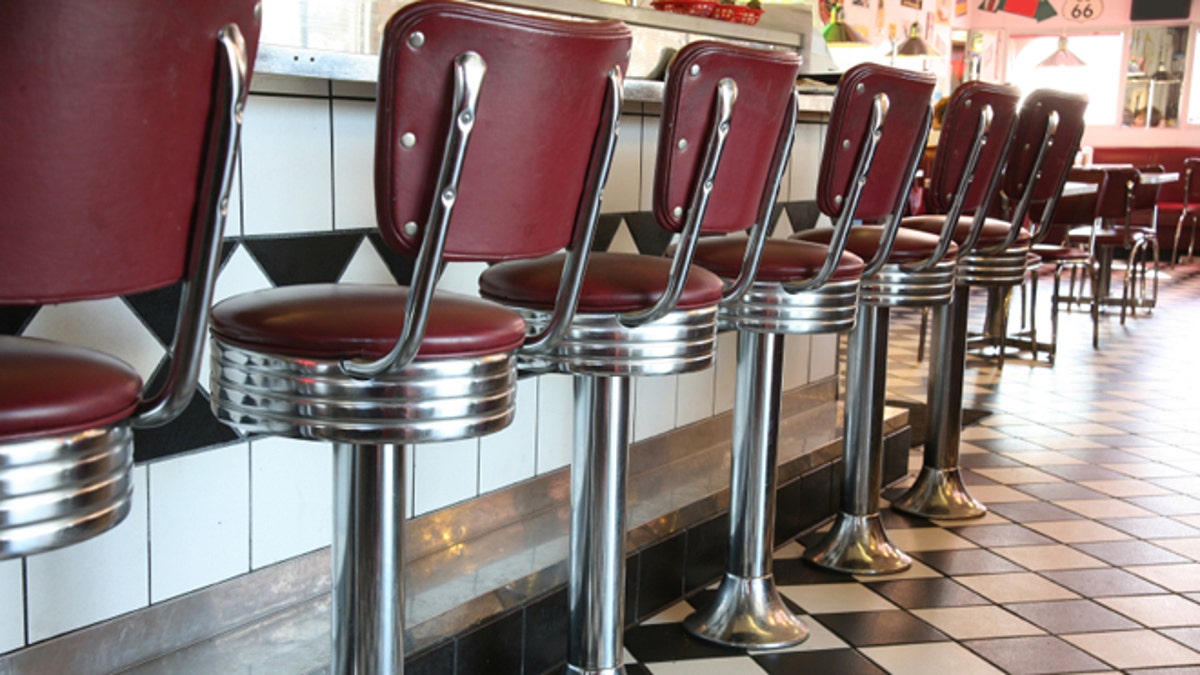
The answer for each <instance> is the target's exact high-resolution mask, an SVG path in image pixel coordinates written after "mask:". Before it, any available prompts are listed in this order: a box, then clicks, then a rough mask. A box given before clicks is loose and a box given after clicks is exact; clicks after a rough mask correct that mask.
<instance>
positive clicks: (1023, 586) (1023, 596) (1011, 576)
mask: <svg viewBox="0 0 1200 675" xmlns="http://www.w3.org/2000/svg"><path fill="white" fill-rule="evenodd" d="M955 581H957V582H959V583H960V584H962V585H964V586H966V587H967V588H970V589H971V590H973V591H975V592H976V593H978V594H980V595H982V596H984V597H985V598H988V599H989V600H991V601H993V602H998V603H1008V602H1042V601H1046V600H1074V599H1076V598H1078V597H1079V596H1078V595H1076V594H1075V593H1074V592H1072V591H1070V590H1067V589H1066V588H1063V587H1062V586H1059V585H1058V584H1056V583H1054V582H1052V581H1050V580H1049V579H1046V578H1045V577H1041V576H1038V575H1037V574H1034V573H1032V572H1011V573H1008V574H977V575H967V576H960V577H955Z"/></svg>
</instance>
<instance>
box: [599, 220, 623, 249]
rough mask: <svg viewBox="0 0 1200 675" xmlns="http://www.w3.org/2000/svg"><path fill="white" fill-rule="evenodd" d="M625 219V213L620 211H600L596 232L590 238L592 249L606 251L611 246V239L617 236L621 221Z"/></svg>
mask: <svg viewBox="0 0 1200 675" xmlns="http://www.w3.org/2000/svg"><path fill="white" fill-rule="evenodd" d="M624 219H625V215H624V214H621V213H602V214H600V220H599V222H597V223H596V234H595V235H594V237H595V238H594V239H592V250H593V251H607V250H608V249H609V247H611V246H612V243H613V239H615V238H616V236H617V230H619V229H620V228H621V221H623V220H624Z"/></svg>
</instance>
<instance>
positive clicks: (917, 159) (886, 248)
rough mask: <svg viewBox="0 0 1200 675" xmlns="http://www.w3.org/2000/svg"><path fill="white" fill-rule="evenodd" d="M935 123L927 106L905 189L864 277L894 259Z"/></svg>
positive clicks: (884, 225) (914, 147) (885, 227)
mask: <svg viewBox="0 0 1200 675" xmlns="http://www.w3.org/2000/svg"><path fill="white" fill-rule="evenodd" d="M932 121H933V108H932V107H930V106H926V110H925V121H924V123H923V125H922V129H923V130H922V132H921V139H920V142H919V143H917V144H916V145H914V146H913V153H912V156H911V158H910V159H909V164H908V170H907V172H906V173H905V174H904V183H903V185H904V189H903V190H900V191H899V192H897V193H896V203H895V204H894V205H893V206H892V212H891V214H889V215H888V218H887V220H886V221H885V222H884V224H883V235H882V237H881V238H880V242H879V248H878V249H877V250H876V251H875V257H874V258H872V259H871V261H870V262H868V263H867V265H866V267H865V268H864V269H863V276H864V277H868V276H872V275H874V274H875V273H876V272H878V271H879V270H881V269H883V266H884V265H886V264H887V262H888V260H889V259H890V258H891V257H892V247H893V246H894V245H895V244H896V231H897V230H899V229H900V220H901V218H902V217H903V215H904V207H905V204H906V202H907V201H908V193H909V192H910V191H911V190H912V182H913V180H914V179H915V178H916V177H917V169H918V168H919V167H920V166H921V156H922V154H923V152H922V150H923V148H924V147H925V144H926V143H928V142H929V126H930V122H932Z"/></svg>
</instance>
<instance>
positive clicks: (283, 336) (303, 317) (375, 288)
mask: <svg viewBox="0 0 1200 675" xmlns="http://www.w3.org/2000/svg"><path fill="white" fill-rule="evenodd" d="M407 301H408V289H407V288H404V287H400V286H383V285H359V284H309V285H300V286H285V287H282V288H272V289H268V290H262V291H255V292H252V293H246V294H244V295H239V296H235V297H233V298H230V299H228V300H225V301H224V302H222V303H220V304H218V305H217V306H216V307H214V308H213V311H212V332H213V334H214V335H215V336H216V337H217V338H218V339H219V340H220V341H221V342H223V343H225V344H229V345H233V346H236V347H242V348H246V349H252V350H254V351H259V352H266V353H271V354H281V355H285V356H301V357H304V356H307V357H312V358H319V359H346V358H377V357H380V356H383V355H384V354H387V353H388V351H390V350H391V349H392V347H393V346H394V345H395V344H396V339H397V338H398V337H399V336H400V329H401V327H402V326H403V325H404V307H405V305H406V303H407ZM524 339H525V320H524V319H522V318H521V317H520V315H518V314H517V313H516V312H514V311H512V310H510V309H507V308H504V307H500V306H498V305H496V304H495V303H491V302H487V301H485V300H480V299H478V298H471V297H467V296H464V295H457V294H454V293H441V292H439V293H437V294H435V295H434V300H433V302H432V303H431V306H430V312H429V318H428V321H427V323H426V328H425V337H424V339H423V340H422V342H421V349H420V350H419V351H418V352H417V357H416V358H417V359H418V360H420V359H434V358H453V357H471V356H485V355H487V354H497V353H501V352H506V351H511V350H514V349H516V348H517V347H519V346H521V344H522V343H523V342H524Z"/></svg>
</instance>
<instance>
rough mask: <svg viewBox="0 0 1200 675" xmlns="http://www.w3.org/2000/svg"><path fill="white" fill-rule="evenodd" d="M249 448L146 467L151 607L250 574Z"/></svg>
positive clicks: (211, 452)
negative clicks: (153, 604)
mask: <svg viewBox="0 0 1200 675" xmlns="http://www.w3.org/2000/svg"><path fill="white" fill-rule="evenodd" d="M249 455H250V448H249V444H248V443H237V444H234V445H230V446H226V447H223V448H216V449H213V450H207V451H204V452H198V453H195V454H191V455H186V456H184V457H178V458H173V459H171V460H169V461H164V462H156V463H153V464H151V465H150V490H149V492H150V601H151V602H161V601H162V600H165V599H167V598H170V597H174V596H176V595H181V594H183V593H187V592H189V591H194V590H196V589H199V588H202V587H204V586H207V585H209V584H213V583H216V582H218V581H223V580H225V579H229V578H230V577H233V576H236V575H238V574H242V573H245V572H248V571H249V570H250V456H249Z"/></svg>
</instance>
